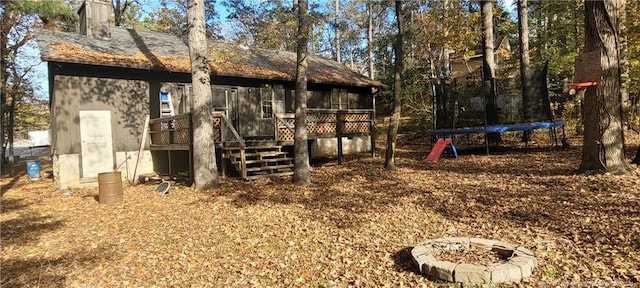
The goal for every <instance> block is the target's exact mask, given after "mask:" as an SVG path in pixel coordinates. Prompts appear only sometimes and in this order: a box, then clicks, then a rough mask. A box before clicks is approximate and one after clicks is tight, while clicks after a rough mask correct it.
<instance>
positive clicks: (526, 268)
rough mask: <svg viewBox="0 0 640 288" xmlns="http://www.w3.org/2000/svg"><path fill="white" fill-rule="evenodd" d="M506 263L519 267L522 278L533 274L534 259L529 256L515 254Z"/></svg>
mask: <svg viewBox="0 0 640 288" xmlns="http://www.w3.org/2000/svg"><path fill="white" fill-rule="evenodd" d="M508 263H509V264H513V265H516V266H518V267H520V271H521V273H522V279H524V278H527V277H529V276H531V274H533V267H535V264H536V259H535V258H533V257H529V256H515V257H513V258H511V260H509V262H508Z"/></svg>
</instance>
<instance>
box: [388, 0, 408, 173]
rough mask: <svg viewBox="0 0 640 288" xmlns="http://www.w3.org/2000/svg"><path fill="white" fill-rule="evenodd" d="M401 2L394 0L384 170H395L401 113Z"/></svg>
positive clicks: (402, 33) (402, 34)
mask: <svg viewBox="0 0 640 288" xmlns="http://www.w3.org/2000/svg"><path fill="white" fill-rule="evenodd" d="M402 17H403V13H402V1H400V0H396V20H397V23H398V35H397V36H396V42H395V45H394V50H395V72H394V77H393V115H392V116H391V121H390V122H389V131H388V133H387V152H386V154H385V157H384V168H385V169H387V170H395V169H396V160H395V151H396V139H397V137H398V127H399V126H400V113H401V111H402V70H403V69H404V65H403V63H402V62H403V58H404V52H403V49H402V48H403V47H402V46H403V43H404V39H403V38H404V25H403V19H402Z"/></svg>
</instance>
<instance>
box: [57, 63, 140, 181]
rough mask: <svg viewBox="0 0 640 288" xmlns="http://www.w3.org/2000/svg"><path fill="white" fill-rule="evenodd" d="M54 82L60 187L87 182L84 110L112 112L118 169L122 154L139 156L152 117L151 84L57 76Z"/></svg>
mask: <svg viewBox="0 0 640 288" xmlns="http://www.w3.org/2000/svg"><path fill="white" fill-rule="evenodd" d="M53 80H54V83H53V86H54V87H53V95H52V99H51V102H52V119H53V121H52V126H53V127H52V129H55V133H52V134H53V135H52V138H53V139H52V150H53V154H54V155H55V157H54V162H56V161H57V162H58V163H56V164H55V165H54V170H55V168H58V169H59V171H54V175H55V176H56V178H57V179H56V186H57V187H58V188H66V187H77V186H79V185H80V184H81V183H82V182H83V181H84V180H81V178H82V172H81V171H82V164H81V163H82V155H81V139H80V136H81V135H80V125H79V123H80V118H79V113H80V111H83V110H107V111H111V129H112V145H113V151H114V158H113V159H114V162H113V163H111V164H112V167H113V168H114V169H115V168H116V166H117V165H118V164H120V163H121V162H122V161H120V160H121V159H120V158H122V157H119V155H120V154H121V153H124V152H125V151H135V152H134V153H136V154H137V151H138V149H139V148H140V139H141V137H142V132H143V128H144V127H143V124H144V119H145V117H146V115H147V114H149V84H148V82H145V81H141V80H125V79H109V78H99V77H81V76H66V75H55V76H54V77H53ZM128 153H129V152H128ZM122 159H124V158H122ZM129 166H130V165H129ZM148 166H149V165H146V164H143V165H141V168H142V169H141V170H140V172H141V173H148V172H151V171H145V170H144V169H145V168H146V167H148ZM105 172H107V171H105ZM131 173H132V172H131ZM123 174H125V175H126V174H127V173H123ZM85 180H87V179H85ZM93 181H95V179H93Z"/></svg>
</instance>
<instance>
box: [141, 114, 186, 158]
mask: <svg viewBox="0 0 640 288" xmlns="http://www.w3.org/2000/svg"><path fill="white" fill-rule="evenodd" d="M149 134H150V135H151V146H150V148H151V149H152V150H154V149H159V150H167V149H172V150H189V147H190V146H191V141H192V139H193V138H192V137H191V114H181V115H176V116H171V117H161V118H156V119H151V120H149ZM168 146H170V148H169V147H168Z"/></svg>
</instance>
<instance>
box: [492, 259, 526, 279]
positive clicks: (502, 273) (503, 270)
mask: <svg viewBox="0 0 640 288" xmlns="http://www.w3.org/2000/svg"><path fill="white" fill-rule="evenodd" d="M489 270H490V272H491V282H493V283H506V282H520V281H521V280H522V272H521V271H520V267H518V266H516V265H513V264H510V263H506V264H496V265H493V266H491V267H490V268H489Z"/></svg>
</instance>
